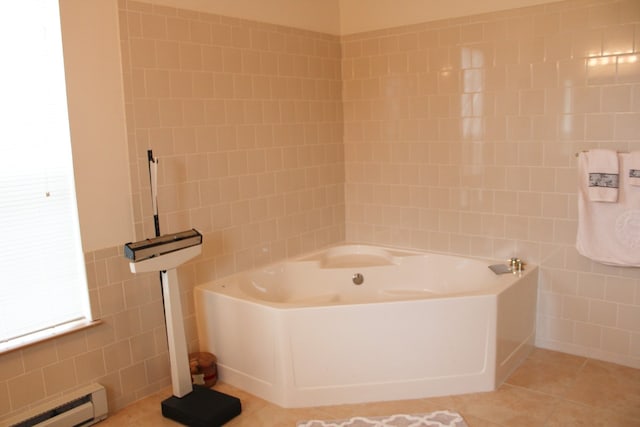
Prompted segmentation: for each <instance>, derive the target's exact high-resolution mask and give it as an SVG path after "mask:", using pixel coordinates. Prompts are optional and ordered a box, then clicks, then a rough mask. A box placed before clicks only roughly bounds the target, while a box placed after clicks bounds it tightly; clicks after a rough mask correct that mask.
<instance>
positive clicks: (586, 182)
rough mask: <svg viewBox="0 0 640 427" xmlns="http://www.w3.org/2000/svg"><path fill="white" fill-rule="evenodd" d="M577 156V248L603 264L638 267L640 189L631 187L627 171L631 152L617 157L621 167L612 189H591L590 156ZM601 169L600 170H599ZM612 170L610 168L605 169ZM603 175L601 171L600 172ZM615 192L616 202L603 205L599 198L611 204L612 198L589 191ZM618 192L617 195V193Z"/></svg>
mask: <svg viewBox="0 0 640 427" xmlns="http://www.w3.org/2000/svg"><path fill="white" fill-rule="evenodd" d="M587 154H589V155H591V154H592V153H591V151H589V152H588V153H580V154H579V155H578V173H579V175H578V176H579V186H578V232H577V238H576V249H577V250H578V253H580V254H581V255H583V256H585V257H587V258H590V259H592V260H594V261H598V262H601V263H603V264H608V265H615V266H625V267H640V188H638V187H636V186H632V185H631V180H632V179H631V178H630V176H629V170H632V168H633V166H632V165H631V160H632V159H631V157H632V155H631V154H632V153H618V154H616V157H617V161H616V164H619V166H620V176H619V187H620V188H619V189H618V188H614V187H607V186H603V187H598V186H596V187H591V181H592V179H591V177H590V175H591V174H592V173H595V172H592V170H593V169H591V168H590V166H592V163H591V162H590V160H591V158H590V157H591V156H589V158H587ZM599 170H603V169H599ZM608 170H613V169H608ZM600 173H603V172H600ZM594 188H595V189H597V190H615V191H616V201H615V203H602V198H608V200H607V201H609V202H610V201H611V198H612V196H611V195H610V194H609V193H606V192H604V191H602V192H601V193H604V194H601V193H597V194H595V196H596V197H598V198H599V200H598V201H594V194H593V192H592V191H591V190H592V189H594ZM618 190H619V193H618Z"/></svg>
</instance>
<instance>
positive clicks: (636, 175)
mask: <svg viewBox="0 0 640 427" xmlns="http://www.w3.org/2000/svg"><path fill="white" fill-rule="evenodd" d="M629 183H630V184H631V185H636V186H640V151H633V152H632V153H631V154H630V159H629Z"/></svg>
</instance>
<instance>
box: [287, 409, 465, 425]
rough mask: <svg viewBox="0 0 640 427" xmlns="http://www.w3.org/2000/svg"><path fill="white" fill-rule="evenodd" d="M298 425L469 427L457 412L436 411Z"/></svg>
mask: <svg viewBox="0 0 640 427" xmlns="http://www.w3.org/2000/svg"><path fill="white" fill-rule="evenodd" d="M297 427H468V426H467V423H465V422H464V419H463V418H462V415H460V414H458V413H457V412H450V411H435V412H431V413H430V414H414V415H407V414H396V415H389V416H384V417H353V418H349V419H348V420H329V421H323V420H309V421H300V422H299V423H298V426H297Z"/></svg>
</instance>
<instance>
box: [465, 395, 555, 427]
mask: <svg viewBox="0 0 640 427" xmlns="http://www.w3.org/2000/svg"><path fill="white" fill-rule="evenodd" d="M556 400H557V398H554V397H553V396H550V395H547V394H543V393H539V392H536V391H532V390H526V389H523V388H519V387H514V386H510V385H508V384H504V385H502V386H501V387H500V388H499V389H498V390H497V391H494V392H489V393H478V394H476V395H471V398H470V399H469V401H468V402H467V403H466V404H465V407H464V409H463V413H464V414H469V415H471V416H474V417H478V418H481V419H483V420H490V421H493V422H496V423H498V424H502V425H505V426H518V427H527V426H542V425H543V424H544V421H545V420H546V419H547V418H548V417H549V415H551V412H552V410H553V406H554V402H555V401H556Z"/></svg>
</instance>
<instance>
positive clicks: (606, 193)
mask: <svg viewBox="0 0 640 427" xmlns="http://www.w3.org/2000/svg"><path fill="white" fill-rule="evenodd" d="M580 154H581V155H582V156H586V158H587V170H588V172H589V173H588V175H587V177H586V179H587V180H588V183H589V200H591V201H592V202H616V201H617V200H618V186H619V178H620V172H619V168H618V153H616V152H615V151H613V150H600V149H593V150H589V151H588V152H586V153H580Z"/></svg>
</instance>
